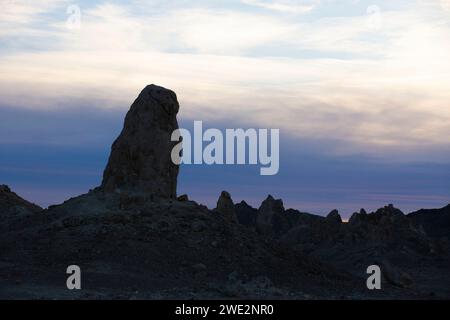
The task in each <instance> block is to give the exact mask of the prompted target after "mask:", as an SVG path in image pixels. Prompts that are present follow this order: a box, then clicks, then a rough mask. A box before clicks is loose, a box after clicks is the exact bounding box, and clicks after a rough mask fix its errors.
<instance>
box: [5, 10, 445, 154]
mask: <svg viewBox="0 0 450 320" xmlns="http://www.w3.org/2000/svg"><path fill="white" fill-rule="evenodd" d="M49 8H50V7H49ZM381 8H383V7H382V6H381ZM421 8H422V7H411V8H409V9H407V10H402V11H395V10H391V11H388V10H386V11H383V10H382V14H383V24H382V27H381V29H380V30H377V31H376V32H374V31H373V30H371V29H370V28H367V23H366V20H367V15H366V12H365V10H364V11H362V12H361V14H359V15H355V16H349V17H343V16H335V17H325V16H324V17H317V18H315V19H311V20H304V19H297V18H293V19H291V18H285V17H280V16H277V15H270V14H262V13H261V12H260V11H257V12H252V11H238V10H233V9H230V8H228V9H226V8H211V7H204V8H185V7H182V8H178V7H170V9H167V8H166V9H164V10H162V9H161V10H156V11H155V12H151V13H148V12H145V13H142V12H136V8H134V7H133V6H128V5H116V4H109V3H102V4H99V5H93V6H92V7H88V8H82V14H83V16H82V24H81V28H80V29H78V30H69V29H67V27H66V24H65V19H59V20H58V19H56V20H52V22H51V23H50V25H49V29H45V28H44V29H42V31H43V32H45V31H48V30H51V31H52V37H53V38H52V41H51V42H52V43H53V46H52V47H51V48H49V49H47V50H44V48H42V50H40V51H38V52H34V51H32V52H30V51H29V50H23V51H22V52H14V53H8V54H2V64H1V65H0V94H1V102H2V103H3V104H4V105H9V106H13V107H16V108H30V109H37V110H48V109H58V108H64V107H65V106H67V105H71V106H73V105H81V106H85V107H84V108H88V107H87V106H90V108H98V109H100V110H105V109H111V108H113V109H118V108H120V109H122V110H125V109H126V108H128V106H129V105H130V102H131V101H133V99H134V98H135V96H136V94H137V93H138V92H139V90H140V89H142V87H143V86H145V85H146V84H148V83H158V84H161V85H164V86H167V87H170V88H172V89H174V90H175V91H176V92H177V93H178V95H179V99H180V101H181V103H182V105H183V107H182V109H181V116H182V117H190V118H197V119H203V120H205V121H218V120H227V121H230V123H236V122H237V120H236V119H242V120H243V121H244V120H245V121H244V122H245V124H246V125H249V126H265V127H279V128H281V129H282V132H285V134H288V135H293V136H296V137H303V138H308V139H327V138H329V137H332V138H333V139H339V140H340V141H342V142H343V143H341V144H336V145H335V146H334V147H333V146H332V147H331V148H330V152H335V153H339V154H349V153H368V154H379V155H385V156H386V157H392V153H393V152H394V153H395V152H397V153H398V152H404V153H408V152H413V151H415V152H416V153H420V150H423V149H424V148H428V149H430V150H441V152H440V153H439V156H436V155H433V157H436V158H440V159H442V157H443V156H444V155H448V153H447V151H448V147H449V145H450V141H449V136H450V134H449V133H450V132H449V128H450V109H449V107H448V101H450V91H449V90H448V88H449V87H450V62H449V61H448V53H449V52H450V44H449V43H448V41H447V39H449V38H450V33H449V32H450V27H449V25H448V22H447V20H446V19H445V18H446V17H447V16H446V15H445V14H448V13H445V14H444V13H443V12H444V11H442V10H441V9H439V10H436V8H429V7H426V8H427V9H426V10H423V12H422V11H421V10H420V9H421ZM24 12H31V9H30V10H28V11H27V10H24ZM38 12H42V11H38ZM64 12H65V11H64ZM30 14H31V13H30ZM63 18H65V16H64V17H63ZM36 19H37V18H36V16H33V17H29V16H28V18H27V20H26V21H28V22H29V21H35V20H36ZM24 21H25V20H24ZM36 30H38V31H39V30H41V29H36ZM36 30H34V31H33V32H36ZM21 32H22V33H21V35H22V36H23V37H25V38H26V37H27V36H29V37H33V33H32V32H31V31H23V30H22V31H21ZM273 47H281V48H285V49H284V54H285V55H283V54H282V55H279V56H278V57H277V58H275V57H272V56H271V55H270V52H271V51H270V48H273ZM255 51H257V52H258V54H256V55H255V54H254V52H255ZM291 52H299V54H298V55H296V56H292V54H291ZM341 55H345V56H344V57H343V58H342V57H341ZM422 156H423V157H426V156H428V155H426V154H424V155H422Z"/></svg>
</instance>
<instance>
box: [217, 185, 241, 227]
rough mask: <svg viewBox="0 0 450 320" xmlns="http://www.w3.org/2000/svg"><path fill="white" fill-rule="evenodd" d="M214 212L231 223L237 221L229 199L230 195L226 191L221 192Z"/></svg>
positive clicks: (232, 204)
mask: <svg viewBox="0 0 450 320" xmlns="http://www.w3.org/2000/svg"><path fill="white" fill-rule="evenodd" d="M216 211H217V212H219V213H221V214H223V215H224V216H226V217H227V219H229V220H231V221H237V217H236V210H235V207H234V203H233V199H231V195H230V193H228V192H227V191H222V192H221V194H220V197H219V199H218V200H217V207H216Z"/></svg>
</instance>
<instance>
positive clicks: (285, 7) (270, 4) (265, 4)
mask: <svg viewBox="0 0 450 320" xmlns="http://www.w3.org/2000/svg"><path fill="white" fill-rule="evenodd" d="M242 2H243V3H245V4H248V5H252V6H257V7H261V8H264V9H268V10H274V11H279V12H283V13H294V14H304V13H308V12H310V11H311V10H313V9H314V7H315V6H316V5H317V3H318V1H304V0H303V1H298V0H297V1H292V0H291V1H264V0H242Z"/></svg>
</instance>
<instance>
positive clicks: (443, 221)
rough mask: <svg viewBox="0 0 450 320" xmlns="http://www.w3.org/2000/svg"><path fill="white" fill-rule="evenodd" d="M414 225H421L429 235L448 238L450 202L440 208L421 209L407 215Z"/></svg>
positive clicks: (449, 232)
mask: <svg viewBox="0 0 450 320" xmlns="http://www.w3.org/2000/svg"><path fill="white" fill-rule="evenodd" d="M407 217H408V218H409V219H410V220H411V221H413V223H414V224H416V225H421V226H423V228H424V229H425V232H426V233H427V234H428V235H429V236H430V237H436V238H438V237H446V238H447V239H450V204H449V205H447V206H445V207H443V208H440V209H421V210H419V211H415V212H412V213H410V214H408V216H407Z"/></svg>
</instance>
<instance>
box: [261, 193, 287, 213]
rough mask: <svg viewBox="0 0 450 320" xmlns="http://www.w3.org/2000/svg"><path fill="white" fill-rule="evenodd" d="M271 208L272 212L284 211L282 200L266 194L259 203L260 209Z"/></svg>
mask: <svg viewBox="0 0 450 320" xmlns="http://www.w3.org/2000/svg"><path fill="white" fill-rule="evenodd" d="M261 208H262V209H265V208H271V209H272V210H273V211H274V212H284V210H285V209H284V205H283V200H281V199H275V198H274V197H272V195H270V194H269V195H268V196H267V198H266V199H265V200H264V201H263V202H262V203H261V206H260V209H261Z"/></svg>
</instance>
